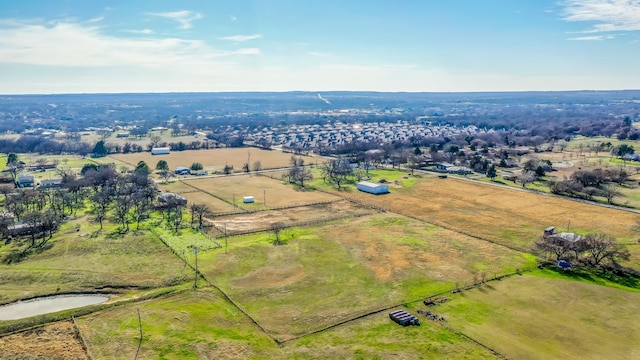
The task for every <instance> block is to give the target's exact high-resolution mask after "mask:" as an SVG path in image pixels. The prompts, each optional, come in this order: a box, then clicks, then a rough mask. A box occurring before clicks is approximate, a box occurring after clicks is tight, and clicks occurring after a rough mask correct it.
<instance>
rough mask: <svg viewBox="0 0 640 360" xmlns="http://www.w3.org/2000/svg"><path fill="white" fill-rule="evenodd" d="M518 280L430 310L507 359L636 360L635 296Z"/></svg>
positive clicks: (639, 300)
mask: <svg viewBox="0 0 640 360" xmlns="http://www.w3.org/2000/svg"><path fill="white" fill-rule="evenodd" d="M548 272H550V271H549V270H545V271H543V272H542V273H543V276H535V275H536V273H534V274H533V275H528V274H527V275H522V276H512V277H509V278H506V279H503V280H501V281H493V282H491V283H490V284H487V285H485V286H482V287H481V288H477V289H473V290H470V291H464V292H462V293H461V294H456V295H453V296H451V300H450V301H449V302H446V303H444V304H442V305H439V306H436V307H434V308H432V309H431V310H432V311H434V312H435V313H437V314H440V315H444V316H445V318H446V319H447V325H448V326H450V327H451V328H453V329H455V330H457V331H460V332H462V333H464V334H465V335H468V336H470V337H471V338H473V339H475V340H478V341H480V342H481V343H483V344H485V345H487V346H489V347H490V348H492V349H494V350H496V351H497V352H498V353H500V354H503V355H504V356H505V357H506V358H508V359H637V358H640V348H638V346H637V344H638V341H640V328H638V326H637V321H636V317H635V314H637V313H638V311H640V305H639V304H640V293H639V292H632V291H625V290H622V289H616V288H612V287H608V286H600V285H595V284H591V283H587V282H578V281H571V280H568V279H564V278H561V277H557V276H556V277H554V276H553V275H552V276H544V273H548Z"/></svg>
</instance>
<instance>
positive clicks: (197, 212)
mask: <svg viewBox="0 0 640 360" xmlns="http://www.w3.org/2000/svg"><path fill="white" fill-rule="evenodd" d="M189 208H190V210H191V226H192V227H193V224H194V223H195V222H196V221H197V222H198V229H202V221H203V220H204V218H205V217H206V216H211V215H213V212H212V211H211V209H209V207H208V206H207V205H205V204H191V206H190V207H189Z"/></svg>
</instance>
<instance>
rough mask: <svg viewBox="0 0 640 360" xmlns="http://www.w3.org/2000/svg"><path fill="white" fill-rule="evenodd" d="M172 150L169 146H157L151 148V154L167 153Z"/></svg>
mask: <svg viewBox="0 0 640 360" xmlns="http://www.w3.org/2000/svg"><path fill="white" fill-rule="evenodd" d="M170 152H171V149H169V148H168V147H156V148H153V149H151V155H166V154H169V153H170Z"/></svg>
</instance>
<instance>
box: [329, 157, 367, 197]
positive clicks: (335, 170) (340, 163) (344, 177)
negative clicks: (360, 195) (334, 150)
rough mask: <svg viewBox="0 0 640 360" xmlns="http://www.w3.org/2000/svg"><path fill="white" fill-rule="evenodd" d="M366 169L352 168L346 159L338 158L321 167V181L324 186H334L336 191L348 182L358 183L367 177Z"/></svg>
mask: <svg viewBox="0 0 640 360" xmlns="http://www.w3.org/2000/svg"><path fill="white" fill-rule="evenodd" d="M368 169H369V168H368V167H366V166H365V169H363V168H362V167H360V166H358V167H352V166H351V162H350V161H349V159H347V158H338V159H333V160H331V161H328V162H326V163H325V164H324V165H322V168H321V174H322V181H324V183H325V184H334V185H336V186H337V187H338V189H341V188H342V185H344V184H346V183H349V182H356V181H360V180H362V179H363V178H365V177H366V176H367V172H368Z"/></svg>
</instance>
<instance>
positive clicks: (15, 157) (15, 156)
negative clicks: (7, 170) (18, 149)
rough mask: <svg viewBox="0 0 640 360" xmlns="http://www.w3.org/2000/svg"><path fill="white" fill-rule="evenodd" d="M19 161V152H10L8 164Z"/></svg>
mask: <svg viewBox="0 0 640 360" xmlns="http://www.w3.org/2000/svg"><path fill="white" fill-rule="evenodd" d="M17 163H18V154H16V153H9V155H7V166H10V165H12V164H17Z"/></svg>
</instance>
